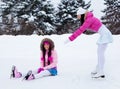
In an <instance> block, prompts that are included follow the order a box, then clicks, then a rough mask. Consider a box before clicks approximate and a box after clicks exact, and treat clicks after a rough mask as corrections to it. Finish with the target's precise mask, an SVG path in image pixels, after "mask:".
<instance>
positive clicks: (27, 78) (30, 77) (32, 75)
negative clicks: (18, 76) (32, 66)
mask: <svg viewBox="0 0 120 89" xmlns="http://www.w3.org/2000/svg"><path fill="white" fill-rule="evenodd" d="M24 79H25V80H33V79H35V77H34V74H32V71H31V70H30V71H28V73H27V74H26V76H25V77H24V78H23V80H24Z"/></svg>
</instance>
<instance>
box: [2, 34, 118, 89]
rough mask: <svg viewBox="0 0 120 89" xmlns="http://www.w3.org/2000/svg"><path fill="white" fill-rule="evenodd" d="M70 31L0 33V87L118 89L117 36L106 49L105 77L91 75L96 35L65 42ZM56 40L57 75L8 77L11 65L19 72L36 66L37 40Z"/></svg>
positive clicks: (13, 88) (37, 58) (15, 88)
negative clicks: (51, 33) (28, 78)
mask: <svg viewBox="0 0 120 89" xmlns="http://www.w3.org/2000/svg"><path fill="white" fill-rule="evenodd" d="M69 35H70V34H64V35H51V36H48V35H46V36H37V35H32V36H6V35H2V36H0V89H120V70H119V68H120V35H113V39H114V42H113V43H111V44H109V46H108V48H107V51H106V64H105V74H106V78H105V79H93V78H91V75H90V73H91V71H92V70H93V69H94V68H95V65H96V63H97V54H96V50H97V45H96V41H97V39H98V37H99V35H98V34H94V35H84V34H82V35H81V36H79V37H78V38H77V39H76V40H75V41H73V42H71V43H69V44H67V45H64V41H65V40H66V39H67V37H68V36H69ZM45 37H48V38H51V39H52V40H53V41H54V42H55V48H56V50H57V53H58V75H57V76H53V77H43V78H39V79H36V80H33V81H22V78H20V79H10V73H11V67H12V65H16V66H17V68H18V70H19V71H21V72H22V73H26V72H28V70H30V69H32V70H34V69H36V68H38V67H39V65H40V62H39V58H40V57H39V56H40V54H39V52H40V47H39V46H40V42H41V40H42V39H43V38H45Z"/></svg>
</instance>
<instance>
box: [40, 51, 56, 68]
mask: <svg viewBox="0 0 120 89" xmlns="http://www.w3.org/2000/svg"><path fill="white" fill-rule="evenodd" d="M47 57H48V55H47ZM47 59H48V60H49V61H50V65H47V66H45V67H44V66H43V65H44V62H43V54H42V52H41V58H40V60H41V67H42V68H44V69H51V68H54V67H57V52H56V50H52V55H51V57H49V58H47Z"/></svg>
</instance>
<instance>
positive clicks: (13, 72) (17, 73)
mask: <svg viewBox="0 0 120 89" xmlns="http://www.w3.org/2000/svg"><path fill="white" fill-rule="evenodd" d="M11 77H13V78H20V77H22V74H21V73H20V72H18V71H17V68H16V66H12V73H11Z"/></svg>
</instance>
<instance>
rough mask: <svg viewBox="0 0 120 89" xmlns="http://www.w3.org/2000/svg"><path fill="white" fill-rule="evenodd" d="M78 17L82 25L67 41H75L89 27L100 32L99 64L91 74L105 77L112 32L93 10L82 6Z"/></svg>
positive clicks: (95, 76) (96, 76) (98, 42)
mask: <svg viewBox="0 0 120 89" xmlns="http://www.w3.org/2000/svg"><path fill="white" fill-rule="evenodd" d="M77 18H78V19H80V20H81V24H82V25H81V26H80V27H79V28H78V29H77V30H76V31H75V32H74V33H73V34H72V35H71V36H69V38H68V39H67V40H66V41H65V43H68V42H70V41H74V40H75V39H76V38H77V37H78V36H79V35H81V34H82V33H83V32H84V31H85V30H87V29H89V30H92V31H94V32H98V33H99V34H100V38H99V39H98V41H97V44H98V49H97V55H98V64H97V66H96V68H95V70H94V71H93V72H92V73H91V74H92V77H94V78H99V77H102V78H104V77H105V75H104V72H103V69H104V62H105V57H104V53H105V50H106V48H107V45H108V43H111V42H112V41H113V38H112V34H111V32H110V31H109V30H108V29H107V28H106V27H105V25H103V24H102V23H101V22H100V20H99V19H97V18H96V17H94V16H93V13H92V12H89V11H87V10H85V9H83V8H81V7H80V8H79V9H78V11H77Z"/></svg>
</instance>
